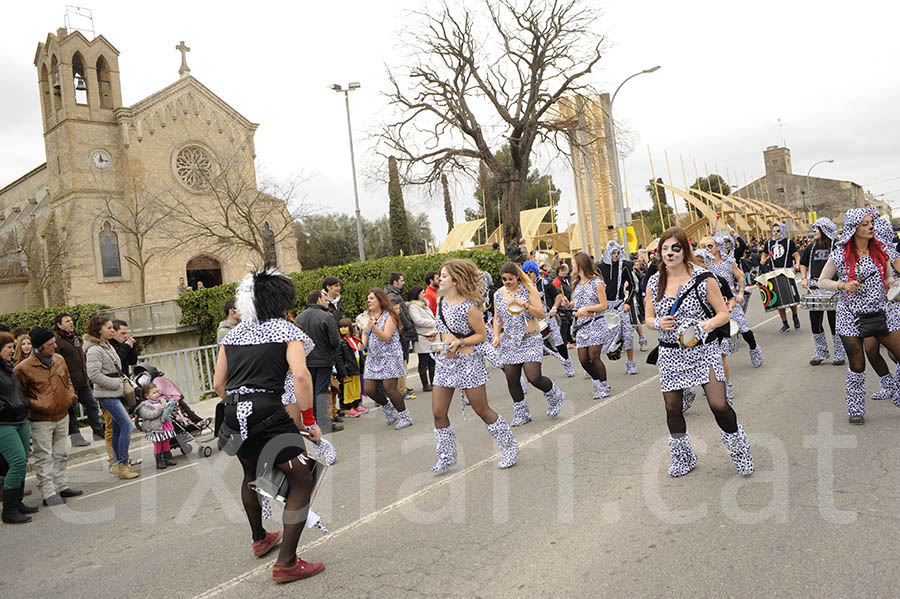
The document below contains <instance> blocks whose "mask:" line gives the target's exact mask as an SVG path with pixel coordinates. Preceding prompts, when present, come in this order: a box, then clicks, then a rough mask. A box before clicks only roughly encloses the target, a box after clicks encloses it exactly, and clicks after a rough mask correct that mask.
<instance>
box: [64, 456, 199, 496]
mask: <svg viewBox="0 0 900 599" xmlns="http://www.w3.org/2000/svg"><path fill="white" fill-rule="evenodd" d="M104 459H105V458H104ZM197 464H199V462H193V463H191V464H186V465H184V466H170V468H172V469H171V470H169V469H166V471H165V472H158V473H157V474H153V475H151V476H140V477H138V478H135V479H133V480H130V481H128V482H127V483H122V484H121V485H116V486H114V487H109V488H108V489H103V490H102V491H96V492H94V493H90V494H88V495H82V496H80V497H78V498H77V499H79V500H82V499H87V498H88V497H96V496H97V495H103V494H104V493H109V492H111V491H118V490H119V489H124V488H125V487H130V486H131V485H136V484H138V483H142V482H144V481H145V480H152V479H154V478H159V477H160V476H165V475H166V474H172V473H173V472H181V471H182V470H187V469H188V468H193V467H194V466H196V465H197Z"/></svg>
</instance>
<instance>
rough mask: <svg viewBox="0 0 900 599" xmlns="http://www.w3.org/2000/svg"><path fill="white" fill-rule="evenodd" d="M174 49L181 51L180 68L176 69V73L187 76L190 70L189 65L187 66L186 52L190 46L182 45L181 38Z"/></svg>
mask: <svg viewBox="0 0 900 599" xmlns="http://www.w3.org/2000/svg"><path fill="white" fill-rule="evenodd" d="M175 49H176V50H178V51H179V52H181V68H180V69H178V74H179V75H180V76H181V77H187V75H188V73H190V72H191V69H190V67H188V66H187V53H188V52H190V51H191V49H190V48H188V47H187V46H185V45H184V40H181V42H179V44H178V45H177V46H175Z"/></svg>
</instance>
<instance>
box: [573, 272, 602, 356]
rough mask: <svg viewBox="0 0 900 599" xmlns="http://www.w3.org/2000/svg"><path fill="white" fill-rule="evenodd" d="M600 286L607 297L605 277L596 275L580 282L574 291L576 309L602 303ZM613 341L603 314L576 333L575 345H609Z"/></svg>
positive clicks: (578, 346) (579, 346) (577, 346)
mask: <svg viewBox="0 0 900 599" xmlns="http://www.w3.org/2000/svg"><path fill="white" fill-rule="evenodd" d="M598 286H599V287H600V292H601V293H603V294H604V297H605V294H606V291H605V289H606V288H605V286H604V285H603V279H601V278H600V277H595V278H593V279H591V280H590V281H588V282H587V283H578V285H576V286H575V290H574V291H573V292H572V302H573V303H574V304H575V310H576V311H578V309H579V308H583V307H585V306H595V305H597V304H599V303H600V298H599V297H598V296H597V287H598ZM578 320H580V319H578ZM577 322H578V321H577V320H576V323H577ZM611 341H612V339H611V338H610V333H609V328H608V327H607V326H606V320H605V319H604V318H603V316H599V317H597V318H595V319H594V320H593V321H592V322H590V323H588V324H586V325H584V326H583V327H581V328H580V329H578V331H577V332H576V333H575V347H576V348H578V349H580V348H582V347H591V346H592V345H608V344H609V343H610V342H611Z"/></svg>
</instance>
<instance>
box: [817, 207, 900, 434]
mask: <svg viewBox="0 0 900 599" xmlns="http://www.w3.org/2000/svg"><path fill="white" fill-rule="evenodd" d="M875 216H876V215H875V213H874V211H873V210H871V209H868V208H851V209H850V210H848V211H847V213H846V214H845V215H844V231H843V233H841V236H840V237H839V238H838V240H837V242H836V243H835V247H834V250H833V251H832V252H831V256H830V257H829V258H828V262H826V263H825V267H824V268H823V269H822V273H821V275H820V276H819V280H818V285H819V287H820V288H822V289H831V290H838V291H842V292H843V293H841V294H840V296H839V297H838V305H837V326H836V328H837V332H838V335H840V336H841V341H842V342H843V343H844V349H845V350H846V351H847V359H848V362H849V364H848V366H849V368H848V370H847V381H846V388H847V415H848V419H849V422H850V423H851V424H863V423H864V422H865V413H866V372H865V371H866V358H865V353H864V351H863V338H864V337H875V338H877V339H878V341H879V343H881V344H882V345H884V346H885V347H886V348H887V349H888V351H890V352H892V353H893V354H894V355H895V356H900V318H898V313H897V311H895V310H891V311H886V310H885V308H886V304H887V289H888V287H889V286H890V285H891V284H892V283H893V282H894V280H893V278H892V277H891V270H890V268H891V267H893V269H894V270H895V271H896V270H900V255H898V254H897V253H896V252H895V251H894V250H893V248H890V247H885V246H884V245H882V243H881V242H880V241H878V240H877V239H875V225H874V221H875ZM835 275H837V280H833V277H834V276H835ZM895 402H896V400H895Z"/></svg>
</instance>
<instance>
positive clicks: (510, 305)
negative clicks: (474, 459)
mask: <svg viewBox="0 0 900 599" xmlns="http://www.w3.org/2000/svg"><path fill="white" fill-rule="evenodd" d="M529 263H530V264H532V265H533V267H534V268H535V269H537V264H535V263H534V262H533V261H530V260H529V261H528V262H526V263H525V264H529ZM500 280H501V281H502V283H503V286H502V287H500V289H498V290H497V291H496V292H495V293H494V306H495V308H496V314H494V340H493V342H492V344H493V346H494V347H499V348H500V362H501V363H502V364H503V372H504V373H505V374H506V386H507V387H508V388H509V394H510V395H511V396H512V400H513V407H514V408H515V413H516V416H515V418H514V419H513V421H512V422H510V426H522V425H523V424H527V423H529V422H531V412H530V411H529V409H528V400H526V399H525V395H524V393H522V386H521V377H522V373H523V371H524V374H525V377H526V379H527V380H528V382H529V383H531V385H532V386H534V387H536V388H538V389H540V390H541V391H542V392H543V393H544V397H545V398H546V399H547V416H548V417H549V418H555V417H556V416H557V415H558V414H559V409H560V407H561V406H562V402H563V401H564V400H565V398H566V394H565V393H564V392H563V391H562V389H560V388H559V387H557V386H556V384H555V383H554V382H553V381H551V380H550V379H548V378H547V377H546V376H544V375H543V374H542V373H541V359H542V358H543V355H544V341H543V339H542V338H541V331H540V326H539V324H538V320H539V319H541V318H544V316H545V312H544V305H543V302H542V301H541V297H540V295H539V294H538V291H537V289H535V287H534V285H532V283H531V279H530V278H529V277H528V275H526V274H525V273H524V272H522V270H521V269H520V268H519V267H518V266H516V265H515V264H514V263H512V262H506V263H505V264H503V266H501V267H500ZM501 330H502V332H503V333H502V335H501Z"/></svg>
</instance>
